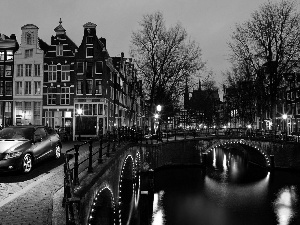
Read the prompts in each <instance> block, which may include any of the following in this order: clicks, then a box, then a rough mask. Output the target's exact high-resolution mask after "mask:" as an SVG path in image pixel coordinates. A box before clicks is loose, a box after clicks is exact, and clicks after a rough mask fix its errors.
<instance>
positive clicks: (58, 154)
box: [55, 145, 61, 159]
mask: <svg viewBox="0 0 300 225" xmlns="http://www.w3.org/2000/svg"><path fill="white" fill-rule="evenodd" d="M60 156H61V147H60V145H56V147H55V158H56V159H59V158H60Z"/></svg>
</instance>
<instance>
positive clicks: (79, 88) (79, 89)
mask: <svg viewBox="0 0 300 225" xmlns="http://www.w3.org/2000/svg"><path fill="white" fill-rule="evenodd" d="M77 94H78V95H82V94H83V80H77Z"/></svg>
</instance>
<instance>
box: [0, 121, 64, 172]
mask: <svg viewBox="0 0 300 225" xmlns="http://www.w3.org/2000/svg"><path fill="white" fill-rule="evenodd" d="M61 148H62V144H61V141H60V138H59V135H58V134H57V133H56V131H55V130H54V129H52V128H50V127H46V126H35V125H28V126H10V127H6V128H3V129H2V130H1V131H0V172H1V171H13V170H21V171H22V172H23V173H29V172H30V171H31V170H32V167H33V164H34V163H36V162H39V161H41V160H45V159H47V158H49V157H53V158H56V159H58V158H60V156H61Z"/></svg>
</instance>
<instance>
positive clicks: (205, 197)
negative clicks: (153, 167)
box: [151, 149, 300, 225]
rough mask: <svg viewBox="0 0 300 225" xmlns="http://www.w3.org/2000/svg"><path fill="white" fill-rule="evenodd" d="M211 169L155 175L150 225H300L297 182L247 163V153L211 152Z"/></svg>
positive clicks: (293, 177) (298, 179)
mask: <svg viewBox="0 0 300 225" xmlns="http://www.w3.org/2000/svg"><path fill="white" fill-rule="evenodd" d="M208 163H209V165H210V166H208V168H207V169H206V171H205V172H204V170H202V169H201V168H169V169H165V170H162V171H159V172H158V173H156V174H155V194H154V200H153V214H152V221H151V224H152V225H183V224H184V225H200V224H205V225H241V224H243V225H268V224H269V225H274V224H278V225H292V224H300V207H299V201H298V199H299V189H300V177H299V176H298V175H291V174H289V175H288V176H287V174H288V173H285V172H278V173H277V172H274V173H273V174H272V176H271V175H270V173H269V172H268V171H266V170H263V169H262V168H259V167H255V166H254V165H252V164H250V163H248V157H247V154H246V152H243V151H236V150H235V149H215V150H214V151H212V152H211V155H209V156H208Z"/></svg>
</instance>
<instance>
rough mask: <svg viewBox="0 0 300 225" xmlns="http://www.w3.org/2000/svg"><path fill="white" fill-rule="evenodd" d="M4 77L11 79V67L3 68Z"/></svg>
mask: <svg viewBox="0 0 300 225" xmlns="http://www.w3.org/2000/svg"><path fill="white" fill-rule="evenodd" d="M5 76H6V77H11V76H12V73H11V65H6V66H5Z"/></svg>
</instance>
